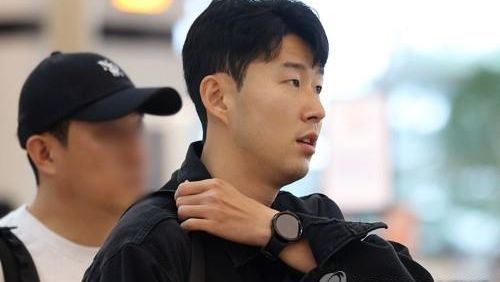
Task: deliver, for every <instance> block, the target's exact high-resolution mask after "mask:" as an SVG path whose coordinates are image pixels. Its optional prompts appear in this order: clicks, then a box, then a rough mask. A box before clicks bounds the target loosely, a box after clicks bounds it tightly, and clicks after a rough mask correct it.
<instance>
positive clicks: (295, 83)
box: [287, 79, 300, 87]
mask: <svg viewBox="0 0 500 282" xmlns="http://www.w3.org/2000/svg"><path fill="white" fill-rule="evenodd" d="M287 82H288V83H289V84H290V85H292V86H293V87H300V81H299V80H298V79H290V80H288V81H287Z"/></svg>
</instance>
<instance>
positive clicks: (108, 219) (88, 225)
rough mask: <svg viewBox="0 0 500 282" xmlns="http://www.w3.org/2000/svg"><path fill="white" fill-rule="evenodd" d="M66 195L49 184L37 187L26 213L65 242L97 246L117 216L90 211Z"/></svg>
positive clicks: (84, 205) (83, 204) (86, 205)
mask: <svg viewBox="0 0 500 282" xmlns="http://www.w3.org/2000/svg"><path fill="white" fill-rule="evenodd" d="M61 190H62V189H61ZM68 194H69V193H62V192H61V191H59V190H58V189H54V187H53V186H51V185H40V187H38V191H37V195H36V197H35V199H34V201H33V202H32V203H31V204H30V205H29V206H28V211H29V212H30V213H31V214H32V215H33V216H34V217H35V218H37V219H38V220H39V221H40V222H42V223H43V224H44V225H45V226H46V227H47V228H49V229H50V230H52V231H53V232H55V233H57V234H58V235H60V236H62V237H64V238H65V239H67V240H70V241H72V242H74V243H76V244H79V245H83V246H88V247H98V246H101V245H102V243H103V242H104V240H105V239H106V237H107V236H108V235H109V232H110V231H111V229H112V228H113V226H114V225H115V223H116V222H117V220H118V218H119V216H120V215H119V214H113V213H111V212H107V211H103V210H99V209H95V208H92V207H91V206H89V205H88V204H86V203H82V201H79V200H78V199H75V198H74V197H72V196H71V195H68Z"/></svg>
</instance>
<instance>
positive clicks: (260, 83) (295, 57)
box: [84, 0, 433, 282]
mask: <svg viewBox="0 0 500 282" xmlns="http://www.w3.org/2000/svg"><path fill="white" fill-rule="evenodd" d="M328 52H329V46H328V40H327V37H326V34H325V31H324V29H323V27H322V25H321V23H320V21H319V19H318V18H317V16H316V14H315V13H314V12H313V11H311V9H310V8H309V7H307V6H306V5H304V4H302V3H301V2H298V1H292V0H274V1H265V0H264V1H249V0H215V1H212V3H211V4H210V5H209V7H208V8H207V9H206V10H205V11H204V12H203V13H202V14H201V15H200V16H199V17H198V18H197V19H196V20H195V22H194V23H193V25H192V26H191V28H190V30H189V32H188V34H187V38H186V41H185V43H184V47H183V52H182V55H183V65H184V76H185V80H186V83H187V87H188V91H189V94H190V96H191V99H192V100H193V102H194V104H195V107H196V110H197V112H198V115H199V118H200V120H201V124H202V127H203V131H204V132H203V133H204V134H203V141H199V142H194V143H192V144H191V145H190V147H189V149H188V152H187V155H186V159H185V161H184V163H183V164H182V166H181V168H180V169H179V170H177V171H176V172H174V174H173V175H172V178H171V180H170V181H169V182H168V183H167V184H165V186H164V187H163V188H162V189H160V190H159V191H157V192H155V193H152V194H151V195H150V196H149V197H147V198H145V199H143V200H141V201H139V202H137V203H136V204H134V205H133V206H132V207H131V208H130V209H129V210H128V211H127V212H126V213H125V214H124V216H123V217H122V218H121V219H120V221H119V222H118V224H117V226H116V227H115V228H114V230H113V231H112V232H111V234H110V237H108V239H107V240H106V242H105V243H104V245H103V247H102V248H101V250H100V251H99V253H98V254H97V255H96V257H95V259H94V261H93V263H92V266H91V267H90V268H89V269H88V270H87V272H86V274H85V277H84V281H102V282H104V281H338V282H345V281H356V282H363V281H376V282H380V281H399V282H405V281H408V282H409V281H420V282H422V281H433V279H432V277H431V275H430V274H429V273H428V272H427V271H426V270H425V269H424V268H423V267H422V266H420V265H419V264H418V263H416V262H415V261H413V260H412V258H411V256H410V255H409V253H408V251H407V249H406V248H405V247H404V246H402V245H400V244H397V243H393V242H388V241H386V240H384V239H382V238H381V237H379V236H376V235H373V234H369V233H370V232H371V231H373V230H376V229H380V228H384V227H386V225H385V224H384V223H380V222H379V223H362V222H348V221H345V220H344V217H343V215H342V212H341V210H340V209H339V207H338V206H337V205H336V204H335V202H333V201H332V200H331V199H329V198H327V197H326V196H324V195H321V194H313V195H309V196H306V197H301V198H298V197H296V196H294V195H292V194H291V193H289V192H285V191H280V188H281V187H283V186H285V185H287V184H290V183H292V182H294V181H297V180H299V179H301V178H303V177H304V176H305V175H306V173H307V171H308V168H309V161H310V159H311V157H312V155H313V154H314V152H315V145H316V140H317V138H318V134H319V133H320V129H321V121H322V120H323V118H324V116H325V111H324V109H323V106H322V104H321V102H320V99H319V94H320V93H321V89H322V79H323V67H324V65H325V64H326V61H327V58H328Z"/></svg>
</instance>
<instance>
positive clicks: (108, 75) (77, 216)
mask: <svg viewBox="0 0 500 282" xmlns="http://www.w3.org/2000/svg"><path fill="white" fill-rule="evenodd" d="M180 107H181V98H180V96H179V94H178V93H177V92H176V91H175V90H174V89H172V88H168V87H164V88H136V87H135V86H134V84H133V83H132V81H131V80H130V79H129V78H128V77H127V75H126V74H125V73H124V72H123V70H121V69H120V67H118V65H116V64H115V63H113V62H112V61H111V60H110V59H108V58H106V57H103V56H101V55H99V54H94V53H67V54H63V53H60V52H54V53H52V54H51V55H50V56H49V57H48V58H46V59H44V60H43V61H42V62H41V63H40V64H39V65H38V66H37V67H36V68H35V69H34V70H33V72H32V73H31V74H30V75H29V77H28V78H27V80H26V82H25V83H24V85H23V88H22V91H21V96H20V100H19V116H18V131H17V135H18V138H19V142H20V145H21V147H22V148H23V149H25V150H26V152H27V155H28V159H29V161H30V163H31V164H32V167H33V170H34V172H35V176H36V178H37V186H38V187H37V191H36V196H35V199H34V201H33V202H32V203H31V204H29V205H23V206H21V207H20V208H18V209H17V210H15V211H13V212H11V213H9V214H8V215H7V216H5V217H3V218H2V219H1V220H0V227H2V228H1V230H0V231H1V232H2V233H1V234H0V235H2V237H3V235H5V237H6V238H7V239H6V240H4V241H5V244H0V245H1V246H3V247H4V248H3V249H2V250H1V251H2V255H3V254H4V253H3V251H5V249H6V248H5V247H10V248H11V250H12V251H13V253H14V256H10V258H14V260H10V261H9V263H11V265H8V264H7V261H2V267H3V273H4V274H5V277H6V279H12V278H13V277H14V279H15V277H19V280H15V281H27V280H25V279H28V280H29V281H36V280H37V279H39V280H40V281H50V282H53V281H78V280H79V279H81V278H82V276H83V273H84V271H85V269H86V268H87V267H88V266H89V265H90V262H91V260H92V258H93V257H94V255H95V254H96V253H97V250H98V247H99V246H100V245H101V244H102V243H103V241H104V239H105V238H106V237H107V235H108V234H109V232H110V230H111V229H112V228H113V226H114V225H115V224H116V222H117V220H118V218H119V216H120V215H121V214H122V213H123V212H124V211H125V209H126V208H127V207H128V206H129V205H131V204H132V203H133V201H135V200H137V199H138V198H139V197H140V196H142V195H143V194H145V192H146V190H145V183H144V182H145V173H144V170H145V152H144V142H143V136H142V128H143V121H142V120H143V114H154V115H172V114H174V113H176V112H177V111H178V110H179V109H180ZM10 227H11V228H12V229H11V232H12V233H13V235H15V236H17V239H19V240H20V242H19V241H18V240H17V239H16V237H15V236H13V235H12V233H9V231H8V228H10ZM0 239H1V238H0ZM0 243H3V241H2V242H0ZM22 245H24V246H25V248H26V249H25V250H27V251H28V252H29V253H28V254H26V253H27V252H23V253H20V252H21V249H22ZM30 255H31V257H32V259H33V260H32V262H33V263H34V266H35V267H36V270H35V271H34V272H33V271H29V273H30V274H29V275H30V278H27V276H26V275H27V274H26V273H28V272H26V269H24V268H26V267H27V266H29V261H30V259H29V256H30ZM5 257H6V258H9V256H8V255H7V256H5ZM0 258H3V256H0ZM14 271H16V273H14ZM35 276H37V277H38V278H36V277H35ZM7 277H9V278H7ZM0 281H4V275H2V276H1V277H0Z"/></svg>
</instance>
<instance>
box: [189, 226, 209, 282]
mask: <svg viewBox="0 0 500 282" xmlns="http://www.w3.org/2000/svg"><path fill="white" fill-rule="evenodd" d="M190 237H191V266H190V268H189V282H205V252H204V249H203V243H202V240H201V239H202V238H201V237H202V233H200V232H193V233H192V234H191V236H190Z"/></svg>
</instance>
